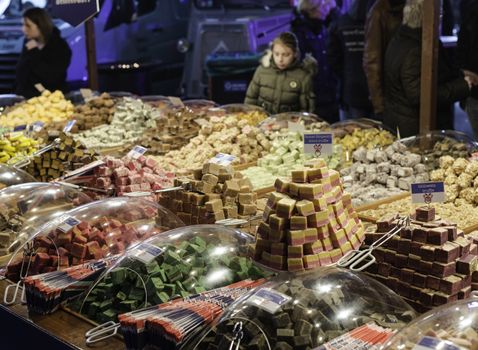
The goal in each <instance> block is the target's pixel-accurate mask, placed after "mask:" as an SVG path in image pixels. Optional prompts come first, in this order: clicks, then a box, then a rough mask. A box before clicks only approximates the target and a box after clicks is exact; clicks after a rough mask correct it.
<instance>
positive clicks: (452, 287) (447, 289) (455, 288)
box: [440, 275, 463, 295]
mask: <svg viewBox="0 0 478 350" xmlns="http://www.w3.org/2000/svg"><path fill="white" fill-rule="evenodd" d="M462 288H463V280H462V279H461V278H460V277H458V276H455V275H453V276H448V277H445V278H444V279H442V280H441V281H440V292H443V293H445V294H448V295H453V294H457V293H458V292H459V291H460V290H461V289H462Z"/></svg>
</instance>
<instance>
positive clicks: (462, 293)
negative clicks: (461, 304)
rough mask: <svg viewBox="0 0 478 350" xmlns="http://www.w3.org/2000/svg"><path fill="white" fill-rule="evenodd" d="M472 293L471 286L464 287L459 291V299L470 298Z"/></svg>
mask: <svg viewBox="0 0 478 350" xmlns="http://www.w3.org/2000/svg"><path fill="white" fill-rule="evenodd" d="M470 295H471V286H469V287H466V288H463V289H462V290H460V291H459V292H458V299H468V298H469V297H470Z"/></svg>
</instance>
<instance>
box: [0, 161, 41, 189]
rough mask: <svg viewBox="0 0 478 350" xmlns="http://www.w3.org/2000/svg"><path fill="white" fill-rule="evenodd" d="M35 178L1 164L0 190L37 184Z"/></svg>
mask: <svg viewBox="0 0 478 350" xmlns="http://www.w3.org/2000/svg"><path fill="white" fill-rule="evenodd" d="M35 181H36V180H35V178H34V177H33V176H31V175H30V174H28V173H26V172H24V171H23V170H20V169H17V168H15V167H13V166H9V165H5V164H0V190H1V189H3V188H5V187H9V186H12V185H18V184H23V183H26V182H35Z"/></svg>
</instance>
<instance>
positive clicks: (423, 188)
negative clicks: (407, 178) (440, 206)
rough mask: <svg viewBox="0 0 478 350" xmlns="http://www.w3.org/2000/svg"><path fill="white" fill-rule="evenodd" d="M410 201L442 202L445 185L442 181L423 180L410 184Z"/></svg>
mask: <svg viewBox="0 0 478 350" xmlns="http://www.w3.org/2000/svg"><path fill="white" fill-rule="evenodd" d="M411 192H412V203H425V204H430V203H443V202H444V201H445V185H444V183H443V182H423V183H415V184H412V185H411Z"/></svg>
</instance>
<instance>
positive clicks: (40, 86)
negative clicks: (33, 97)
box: [35, 83, 46, 92]
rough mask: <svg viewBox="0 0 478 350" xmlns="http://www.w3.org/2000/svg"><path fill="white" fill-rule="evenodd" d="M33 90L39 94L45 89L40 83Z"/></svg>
mask: <svg viewBox="0 0 478 350" xmlns="http://www.w3.org/2000/svg"><path fill="white" fill-rule="evenodd" d="M35 89H37V90H38V91H39V92H43V91H45V90H46V89H45V87H44V86H43V85H42V84H40V83H38V84H35Z"/></svg>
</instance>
